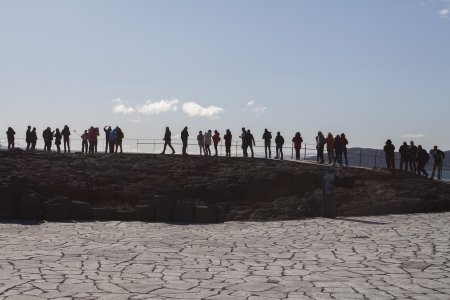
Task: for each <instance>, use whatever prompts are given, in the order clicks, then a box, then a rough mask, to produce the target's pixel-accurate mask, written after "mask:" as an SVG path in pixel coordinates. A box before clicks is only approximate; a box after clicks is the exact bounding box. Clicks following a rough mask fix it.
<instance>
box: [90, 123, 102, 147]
mask: <svg viewBox="0 0 450 300" xmlns="http://www.w3.org/2000/svg"><path fill="white" fill-rule="evenodd" d="M99 135H100V132H99V130H98V127H95V128H94V126H91V128H89V130H88V140H89V153H97V143H98V136H99Z"/></svg>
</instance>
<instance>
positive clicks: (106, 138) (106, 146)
mask: <svg viewBox="0 0 450 300" xmlns="http://www.w3.org/2000/svg"><path fill="white" fill-rule="evenodd" d="M103 131H104V132H105V153H108V147H109V153H113V152H114V150H113V151H111V145H110V144H109V141H110V139H109V137H110V136H111V131H112V129H111V126H105V127H103ZM114 136H115V134H114ZM113 142H114V143H115V142H116V141H115V140H113ZM113 149H114V146H113Z"/></svg>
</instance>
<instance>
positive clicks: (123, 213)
mask: <svg viewBox="0 0 450 300" xmlns="http://www.w3.org/2000/svg"><path fill="white" fill-rule="evenodd" d="M116 218H117V220H119V221H134V220H136V211H135V210H118V211H117V212H116Z"/></svg>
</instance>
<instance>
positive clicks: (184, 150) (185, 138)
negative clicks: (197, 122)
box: [181, 126, 189, 155]
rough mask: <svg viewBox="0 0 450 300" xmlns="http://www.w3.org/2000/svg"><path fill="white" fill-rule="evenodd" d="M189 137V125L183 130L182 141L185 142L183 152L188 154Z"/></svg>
mask: <svg viewBox="0 0 450 300" xmlns="http://www.w3.org/2000/svg"><path fill="white" fill-rule="evenodd" d="M188 138H189V132H188V128H187V126H186V127H184V129H183V131H181V142H182V143H183V150H182V154H183V155H187V151H186V150H187V146H188Z"/></svg>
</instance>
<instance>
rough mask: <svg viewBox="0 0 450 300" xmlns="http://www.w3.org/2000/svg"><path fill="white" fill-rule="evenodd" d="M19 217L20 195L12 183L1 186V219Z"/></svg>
mask: <svg viewBox="0 0 450 300" xmlns="http://www.w3.org/2000/svg"><path fill="white" fill-rule="evenodd" d="M18 217H19V195H18V194H17V192H16V189H14V187H13V186H12V185H2V186H0V219H17V218H18Z"/></svg>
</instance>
